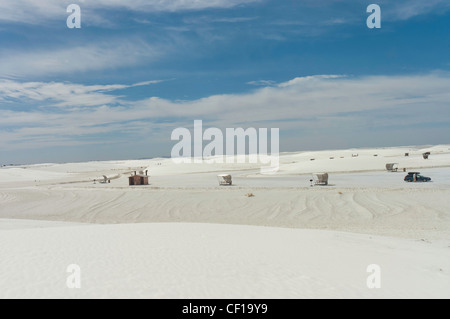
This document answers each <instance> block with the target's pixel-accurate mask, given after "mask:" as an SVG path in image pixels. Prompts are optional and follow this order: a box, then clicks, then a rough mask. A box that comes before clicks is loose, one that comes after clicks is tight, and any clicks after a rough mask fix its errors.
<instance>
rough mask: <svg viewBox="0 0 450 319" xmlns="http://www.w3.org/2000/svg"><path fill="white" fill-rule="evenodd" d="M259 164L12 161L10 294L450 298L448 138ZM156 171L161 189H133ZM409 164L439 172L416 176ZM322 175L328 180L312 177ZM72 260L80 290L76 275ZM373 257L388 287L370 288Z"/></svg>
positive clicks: (6, 227)
mask: <svg viewBox="0 0 450 319" xmlns="http://www.w3.org/2000/svg"><path fill="white" fill-rule="evenodd" d="M424 152H430V153H431V155H430V157H429V159H426V160H425V159H424V158H423V157H422V153H424ZM405 153H409V156H405ZM387 163H398V167H399V170H398V171H397V172H388V171H387V170H386V168H385V165H386V164H387ZM260 168H261V166H260V165H259V164H246V163H241V164H230V163H229V164H220V163H215V164H175V163H173V161H172V160H171V159H162V158H157V159H149V160H131V161H109V162H88V163H65V164H52V163H48V164H37V165H22V166H5V167H2V168H1V169H0V238H1V243H2V245H1V247H0V251H1V254H0V256H1V257H2V258H1V259H0V297H1V298H36V297H37V298H82V297H87V298H128V297H130V298H135V297H137V298H449V297H450V210H449V208H450V196H449V195H450V145H438V146H411V147H397V148H372V149H351V150H329V151H315V152H313V151H311V152H296V153H282V154H280V167H279V171H278V172H276V173H273V174H268V175H266V174H261V170H260ZM145 170H148V174H149V176H150V178H149V182H150V185H148V186H129V185H128V177H129V176H131V175H132V174H134V172H140V171H145ZM404 171H406V172H410V171H418V172H420V173H421V174H422V175H425V176H428V177H431V178H432V182H429V183H406V182H404V181H403V178H404V176H405V175H406V173H405V172H404ZM315 172H327V173H328V174H329V185H327V186H317V185H316V186H311V182H310V180H311V178H312V175H311V174H312V173H315ZM222 173H229V174H231V175H232V176H233V185H232V186H219V184H218V181H217V175H218V174H222ZM103 175H105V176H107V178H108V179H110V183H100V182H99V181H100V180H103ZM71 264H76V265H79V266H80V269H81V274H82V276H81V278H82V279H81V282H82V286H81V288H79V289H69V288H68V287H67V285H66V279H67V277H68V276H69V274H68V273H67V271H66V269H67V266H68V265H71ZM371 264H376V265H379V266H380V269H381V274H382V276H381V283H382V284H381V287H380V288H379V289H370V288H369V287H368V286H367V284H366V279H367V278H368V276H369V275H370V273H368V272H367V267H368V266H369V265H371Z"/></svg>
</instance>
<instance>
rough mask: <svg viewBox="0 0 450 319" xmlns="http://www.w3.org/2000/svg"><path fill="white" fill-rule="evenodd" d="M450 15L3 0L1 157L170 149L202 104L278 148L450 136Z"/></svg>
mask: <svg viewBox="0 0 450 319" xmlns="http://www.w3.org/2000/svg"><path fill="white" fill-rule="evenodd" d="M72 3H75V4H78V5H79V6H80V7H81V17H82V28H81V29H68V28H67V26H66V19H67V17H68V15H69V14H68V13H67V12H66V8H67V6H68V5H69V4H72ZM371 3H376V4H378V5H380V7H381V10H382V28H381V29H368V28H367V26H366V19H367V17H368V16H369V13H367V12H366V8H367V6H368V5H369V4H371ZM449 30H450V3H449V2H448V1H447V0H429V1H426V2H425V1H422V0H408V1H406V0H396V1H375V0H373V1H361V0H323V1H313V0H277V1H275V0H252V1H249V0H147V1H144V0H136V1H132V2H131V1H121V0H109V1H107V0H96V1H93V0H83V1H82V0H70V1H65V0H41V1H32V0H0V112H1V114H2V116H1V117H0V136H1V137H0V164H9V163H39V162H65V161H85V160H108V159H111V160H112V159H134V158H148V157H153V156H160V155H169V154H170V151H171V148H172V147H173V145H174V144H175V143H176V142H174V141H171V140H170V136H171V132H172V130H173V129H175V128H177V127H187V128H191V127H192V126H193V122H194V120H196V119H201V120H203V121H204V126H205V127H209V126H214V127H219V128H226V127H243V128H248V127H256V128H258V127H267V128H280V150H281V151H301V150H312V149H338V148H352V147H372V146H397V145H416V144H443V143H449V140H448V136H450V125H449V119H450V90H449V88H450V58H449V57H450V45H449V43H450V32H449Z"/></svg>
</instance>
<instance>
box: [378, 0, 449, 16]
mask: <svg viewBox="0 0 450 319" xmlns="http://www.w3.org/2000/svg"><path fill="white" fill-rule="evenodd" d="M380 5H382V12H383V16H385V17H386V18H388V19H389V20H408V19H411V18H414V17H416V16H420V15H425V14H429V13H431V12H433V13H437V14H441V13H444V12H446V11H448V10H450V2H449V1H448V0H427V1H423V0H405V1H395V2H391V1H388V2H386V4H385V5H384V3H383V2H381V3H380Z"/></svg>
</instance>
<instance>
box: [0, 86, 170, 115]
mask: <svg viewBox="0 0 450 319" xmlns="http://www.w3.org/2000/svg"><path fill="white" fill-rule="evenodd" d="M160 82H161V81H160V80H154V81H146V82H141V83H136V84H131V85H90V86H89V85H81V84H72V83H58V82H50V83H46V82H27V83H20V82H16V81H11V80H0V102H1V101H9V102H11V101H12V102H17V101H21V102H30V101H33V102H39V103H40V105H42V106H48V107H77V108H78V107H90V106H102V105H112V104H117V103H124V102H123V101H121V100H120V96H117V95H113V94H108V93H111V92H114V91H117V90H123V89H127V88H131V87H138V86H147V85H151V84H156V83H160Z"/></svg>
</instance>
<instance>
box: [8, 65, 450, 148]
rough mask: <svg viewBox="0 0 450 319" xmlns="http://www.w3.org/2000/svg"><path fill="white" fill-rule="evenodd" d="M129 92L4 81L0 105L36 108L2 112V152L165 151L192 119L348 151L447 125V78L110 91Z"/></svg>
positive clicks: (348, 79) (327, 79)
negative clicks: (66, 148)
mask: <svg viewBox="0 0 450 319" xmlns="http://www.w3.org/2000/svg"><path fill="white" fill-rule="evenodd" d="M135 85H140V84H135ZM130 86H132V85H128V86H126V85H125V86H124V85H112V86H83V85H78V84H64V83H18V82H17V83H15V82H13V81H7V82H5V81H3V82H2V83H0V87H2V89H1V88H0V98H2V99H10V98H14V99H15V100H19V101H20V100H25V101H30V100H34V101H36V102H39V103H40V105H41V107H40V108H38V109H33V110H30V111H19V110H14V109H9V110H5V111H4V112H2V118H1V119H0V127H2V129H1V130H0V131H1V135H2V140H1V142H0V144H1V147H2V148H3V149H4V150H5V149H6V150H7V149H11V148H14V149H17V148H20V145H23V147H28V146H29V141H30V140H32V141H33V143H34V145H35V147H38V146H39V145H40V143H44V144H45V145H47V144H48V143H49V142H50V141H52V138H53V137H56V136H57V137H58V138H57V139H55V143H57V141H61V143H62V144H61V145H63V142H62V141H64V143H65V142H67V141H75V142H80V141H82V140H83V139H84V138H87V137H89V138H88V140H89V143H92V142H93V141H97V142H99V143H101V142H102V141H104V142H108V141H110V140H111V138H112V137H111V136H116V135H118V136H120V137H121V140H125V141H126V140H127V139H129V140H130V141H131V140H135V139H136V138H146V139H147V140H149V142H150V143H151V142H153V143H159V142H160V141H161V138H164V136H165V137H166V138H167V141H168V143H169V140H170V132H171V129H173V128H175V127H177V126H190V125H192V121H193V120H194V119H203V120H204V121H205V123H207V125H214V126H217V127H223V128H224V127H239V126H240V127H251V126H253V127H279V128H280V129H281V131H282V132H291V133H290V134H289V135H290V139H292V137H293V136H299V137H301V136H304V134H308V132H318V133H319V135H318V136H324V135H326V134H329V135H330V136H333V137H334V138H337V137H339V136H340V134H350V135H351V136H350V137H347V140H348V142H349V143H351V140H352V139H361V138H363V137H364V136H367V135H368V134H369V133H370V132H371V131H372V130H374V129H375V130H376V129H380V128H383V129H384V128H395V129H396V130H399V131H401V132H402V131H408V132H411V126H414V127H416V126H418V127H421V125H428V126H429V125H433V126H435V125H437V126H439V125H443V123H448V121H450V110H449V109H448V101H449V100H450V92H448V87H450V76H449V75H448V74H438V73H433V74H427V75H415V76H371V77H362V78H353V77H349V76H344V77H343V76H333V75H327V76H311V77H303V78H296V79H293V80H291V81H288V82H285V83H281V84H279V85H276V86H267V87H263V88H259V89H256V90H255V91H252V92H249V93H245V94H225V95H214V96H209V97H206V98H202V99H198V100H193V101H181V102H180V101H170V100H166V99H161V98H157V97H152V98H147V99H143V100H139V101H133V102H130V101H126V100H125V99H123V97H122V96H120V95H116V94H114V90H117V89H122V88H126V87H130ZM77 103H78V104H77ZM52 105H58V106H60V107H61V106H73V105H85V106H90V107H85V108H76V107H69V108H67V109H66V110H65V112H60V110H59V109H55V110H54V111H52V108H51V107H50V106H52ZM44 106H47V107H44ZM237 114H238V116H237ZM422 131H423V128H422ZM305 132H306V133H305ZM413 132H414V131H413ZM152 136H153V137H152ZM62 137H64V139H63V140H61V138H62ZM415 138H418V136H416V135H415V134H414V133H411V134H410V139H411V141H413V140H414V139H415ZM411 143H413V142H411Z"/></svg>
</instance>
